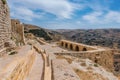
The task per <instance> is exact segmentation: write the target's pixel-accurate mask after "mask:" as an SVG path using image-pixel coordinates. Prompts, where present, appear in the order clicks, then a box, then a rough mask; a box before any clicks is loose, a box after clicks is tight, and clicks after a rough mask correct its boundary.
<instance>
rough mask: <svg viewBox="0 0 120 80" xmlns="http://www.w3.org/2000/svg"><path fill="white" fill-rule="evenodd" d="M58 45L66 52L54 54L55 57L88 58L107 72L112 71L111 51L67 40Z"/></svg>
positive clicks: (112, 54)
mask: <svg viewBox="0 0 120 80" xmlns="http://www.w3.org/2000/svg"><path fill="white" fill-rule="evenodd" d="M58 45H59V46H60V47H62V48H64V49H68V50H69V51H68V52H59V53H55V54H56V55H70V56H74V57H78V58H85V59H86V58H89V59H90V60H92V61H93V62H95V63H98V64H100V65H102V66H104V67H105V68H106V69H107V70H109V71H112V72H113V71H114V58H113V56H114V52H113V50H111V49H104V48H98V47H94V46H89V45H85V44H80V43H76V42H72V41H68V40H61V41H60V42H59V43H58Z"/></svg>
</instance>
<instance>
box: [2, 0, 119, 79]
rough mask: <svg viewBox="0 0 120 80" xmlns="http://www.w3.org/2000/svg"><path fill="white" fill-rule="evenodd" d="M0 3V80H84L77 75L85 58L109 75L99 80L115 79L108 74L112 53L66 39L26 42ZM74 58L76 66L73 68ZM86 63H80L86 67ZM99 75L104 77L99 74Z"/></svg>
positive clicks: (5, 8) (112, 63) (35, 39)
mask: <svg viewBox="0 0 120 80" xmlns="http://www.w3.org/2000/svg"><path fill="white" fill-rule="evenodd" d="M4 1H5V0H0V30H1V31H0V80H85V79H84V78H82V77H81V76H80V75H79V74H78V72H79V70H78V69H80V68H78V67H79V66H80V63H79V62H80V61H81V63H83V62H84V61H83V60H85V59H90V60H91V62H92V63H93V65H92V63H91V64H90V65H91V66H92V67H95V66H96V67H98V65H99V66H102V67H104V68H105V71H106V74H108V75H109V76H107V77H106V78H105V79H100V80H118V78H117V77H116V76H113V74H112V73H113V72H114V57H113V56H114V51H113V50H111V49H109V48H99V47H95V46H89V45H84V44H80V43H75V42H71V41H68V40H60V41H58V42H54V43H47V42H46V41H44V40H42V39H40V38H33V39H32V38H31V39H26V37H25V36H24V35H25V34H24V26H23V24H22V23H21V22H20V21H19V20H17V19H10V14H9V8H8V5H7V3H6V2H4ZM9 41H13V43H14V44H16V45H15V46H14V47H16V48H14V50H9V47H13V46H10V45H11V44H12V43H11V42H9ZM7 52H8V54H7V55H4V54H6V53H7ZM75 58H77V59H78V60H77V62H78V63H79V66H75V65H76V64H77V62H75V60H74V59H75ZM80 59H83V60H80ZM86 61H87V60H86ZM86 61H85V62H84V64H86V65H87V62H86ZM74 63H75V64H74ZM72 64H74V65H72ZM82 66H83V65H82ZM82 66H81V67H82ZM84 66H85V65H84ZM86 67H87V66H86ZM92 67H90V66H89V67H87V68H89V69H91V68H92ZM96 67H95V68H96ZM100 71H103V69H100ZM105 71H104V72H105ZM107 71H110V72H112V73H110V74H109V73H107ZM80 74H82V72H81V73H80ZM94 75H95V74H94ZM100 75H102V76H104V74H102V73H101V74H100ZM97 76H98V77H99V78H101V76H99V75H97ZM110 76H112V77H110ZM85 77H87V76H85ZM91 77H92V76H91ZM109 77H110V78H109ZM88 80H89V77H88ZM91 80H93V79H91Z"/></svg>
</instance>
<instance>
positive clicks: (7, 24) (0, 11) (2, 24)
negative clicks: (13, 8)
mask: <svg viewBox="0 0 120 80" xmlns="http://www.w3.org/2000/svg"><path fill="white" fill-rule="evenodd" d="M10 39H11V21H10V14H9V8H8V5H7V4H6V2H4V1H3V0H0V53H1V52H4V51H5V47H6V44H7V43H8V41H10Z"/></svg>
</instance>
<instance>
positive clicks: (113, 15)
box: [82, 11, 120, 24]
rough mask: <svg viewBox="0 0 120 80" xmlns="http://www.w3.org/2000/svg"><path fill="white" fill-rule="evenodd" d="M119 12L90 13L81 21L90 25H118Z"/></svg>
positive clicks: (119, 19)
mask: <svg viewBox="0 0 120 80" xmlns="http://www.w3.org/2000/svg"><path fill="white" fill-rule="evenodd" d="M119 15H120V12H118V11H108V12H107V13H105V12H92V13H89V14H87V15H84V16H83V17H82V18H83V20H85V21H87V22H88V23H90V24H109V23H120V16H119Z"/></svg>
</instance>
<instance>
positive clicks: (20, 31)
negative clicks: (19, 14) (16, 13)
mask: <svg viewBox="0 0 120 80" xmlns="http://www.w3.org/2000/svg"><path fill="white" fill-rule="evenodd" d="M11 30H12V37H13V39H14V40H15V42H16V44H17V45H24V44H25V38H24V26H23V24H22V23H21V22H20V21H19V20H17V19H11Z"/></svg>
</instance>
